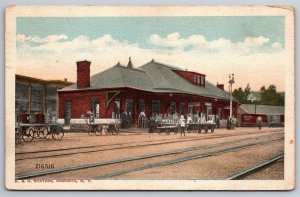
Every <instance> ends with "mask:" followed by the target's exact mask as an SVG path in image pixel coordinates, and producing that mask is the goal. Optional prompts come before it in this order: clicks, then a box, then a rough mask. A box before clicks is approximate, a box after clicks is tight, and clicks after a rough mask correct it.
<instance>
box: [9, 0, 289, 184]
mask: <svg viewBox="0 0 300 197" xmlns="http://www.w3.org/2000/svg"><path fill="white" fill-rule="evenodd" d="M5 16H6V18H5V21H6V26H5V102H6V103H5V106H6V108H5V110H6V114H5V115H6V119H5V123H6V126H5V127H6V133H5V136H6V138H5V140H6V187H7V189H12V190H291V189H294V187H295V186H294V185H295V154H294V153H295V111H294V110H295V109H294V103H295V76H294V9H293V8H292V7H290V6H7V8H6V14H5Z"/></svg>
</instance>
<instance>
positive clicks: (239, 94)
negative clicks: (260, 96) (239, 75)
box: [232, 87, 247, 103]
mask: <svg viewBox="0 0 300 197" xmlns="http://www.w3.org/2000/svg"><path fill="white" fill-rule="evenodd" d="M232 96H233V97H234V98H236V99H237V100H238V101H239V102H240V103H245V102H247V96H246V94H245V92H244V91H243V89H242V88H241V87H239V89H235V90H234V91H233V93H232Z"/></svg>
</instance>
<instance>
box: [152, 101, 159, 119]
mask: <svg viewBox="0 0 300 197" xmlns="http://www.w3.org/2000/svg"><path fill="white" fill-rule="evenodd" d="M158 114H160V101H159V100H153V101H152V115H153V116H156V115H158Z"/></svg>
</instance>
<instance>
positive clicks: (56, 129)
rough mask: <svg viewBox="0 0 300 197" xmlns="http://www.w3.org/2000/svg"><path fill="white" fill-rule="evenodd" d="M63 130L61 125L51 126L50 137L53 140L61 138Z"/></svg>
mask: <svg viewBox="0 0 300 197" xmlns="http://www.w3.org/2000/svg"><path fill="white" fill-rule="evenodd" d="M64 134H65V131H64V129H63V127H62V126H60V125H57V126H56V127H53V131H52V138H53V139H55V140H61V139H62V138H63V137H64Z"/></svg>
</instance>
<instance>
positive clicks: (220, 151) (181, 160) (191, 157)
mask: <svg viewBox="0 0 300 197" xmlns="http://www.w3.org/2000/svg"><path fill="white" fill-rule="evenodd" d="M281 139H283V138H281ZM277 140H280V139H276V140H269V141H265V142H257V143H250V144H246V145H240V146H235V147H231V148H226V149H221V150H217V151H211V152H208V153H204V154H195V155H190V156H186V157H181V158H178V159H171V160H167V161H163V162H158V163H153V164H148V165H144V166H140V167H137V168H132V169H128V170H122V171H118V172H113V173H109V174H105V175H101V176H97V177H94V178H93V179H92V180H99V179H106V178H110V177H114V176H120V175H124V174H128V173H132V172H137V171H142V170H147V169H150V168H156V167H162V166H167V165H171V164H175V163H180V162H184V161H190V160H194V159H200V158H205V157H210V156H215V155H219V154H222V153H228V152H232V151H235V150H238V149H244V148H247V147H251V146H255V145H260V144H264V143H268V142H273V141H277Z"/></svg>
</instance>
